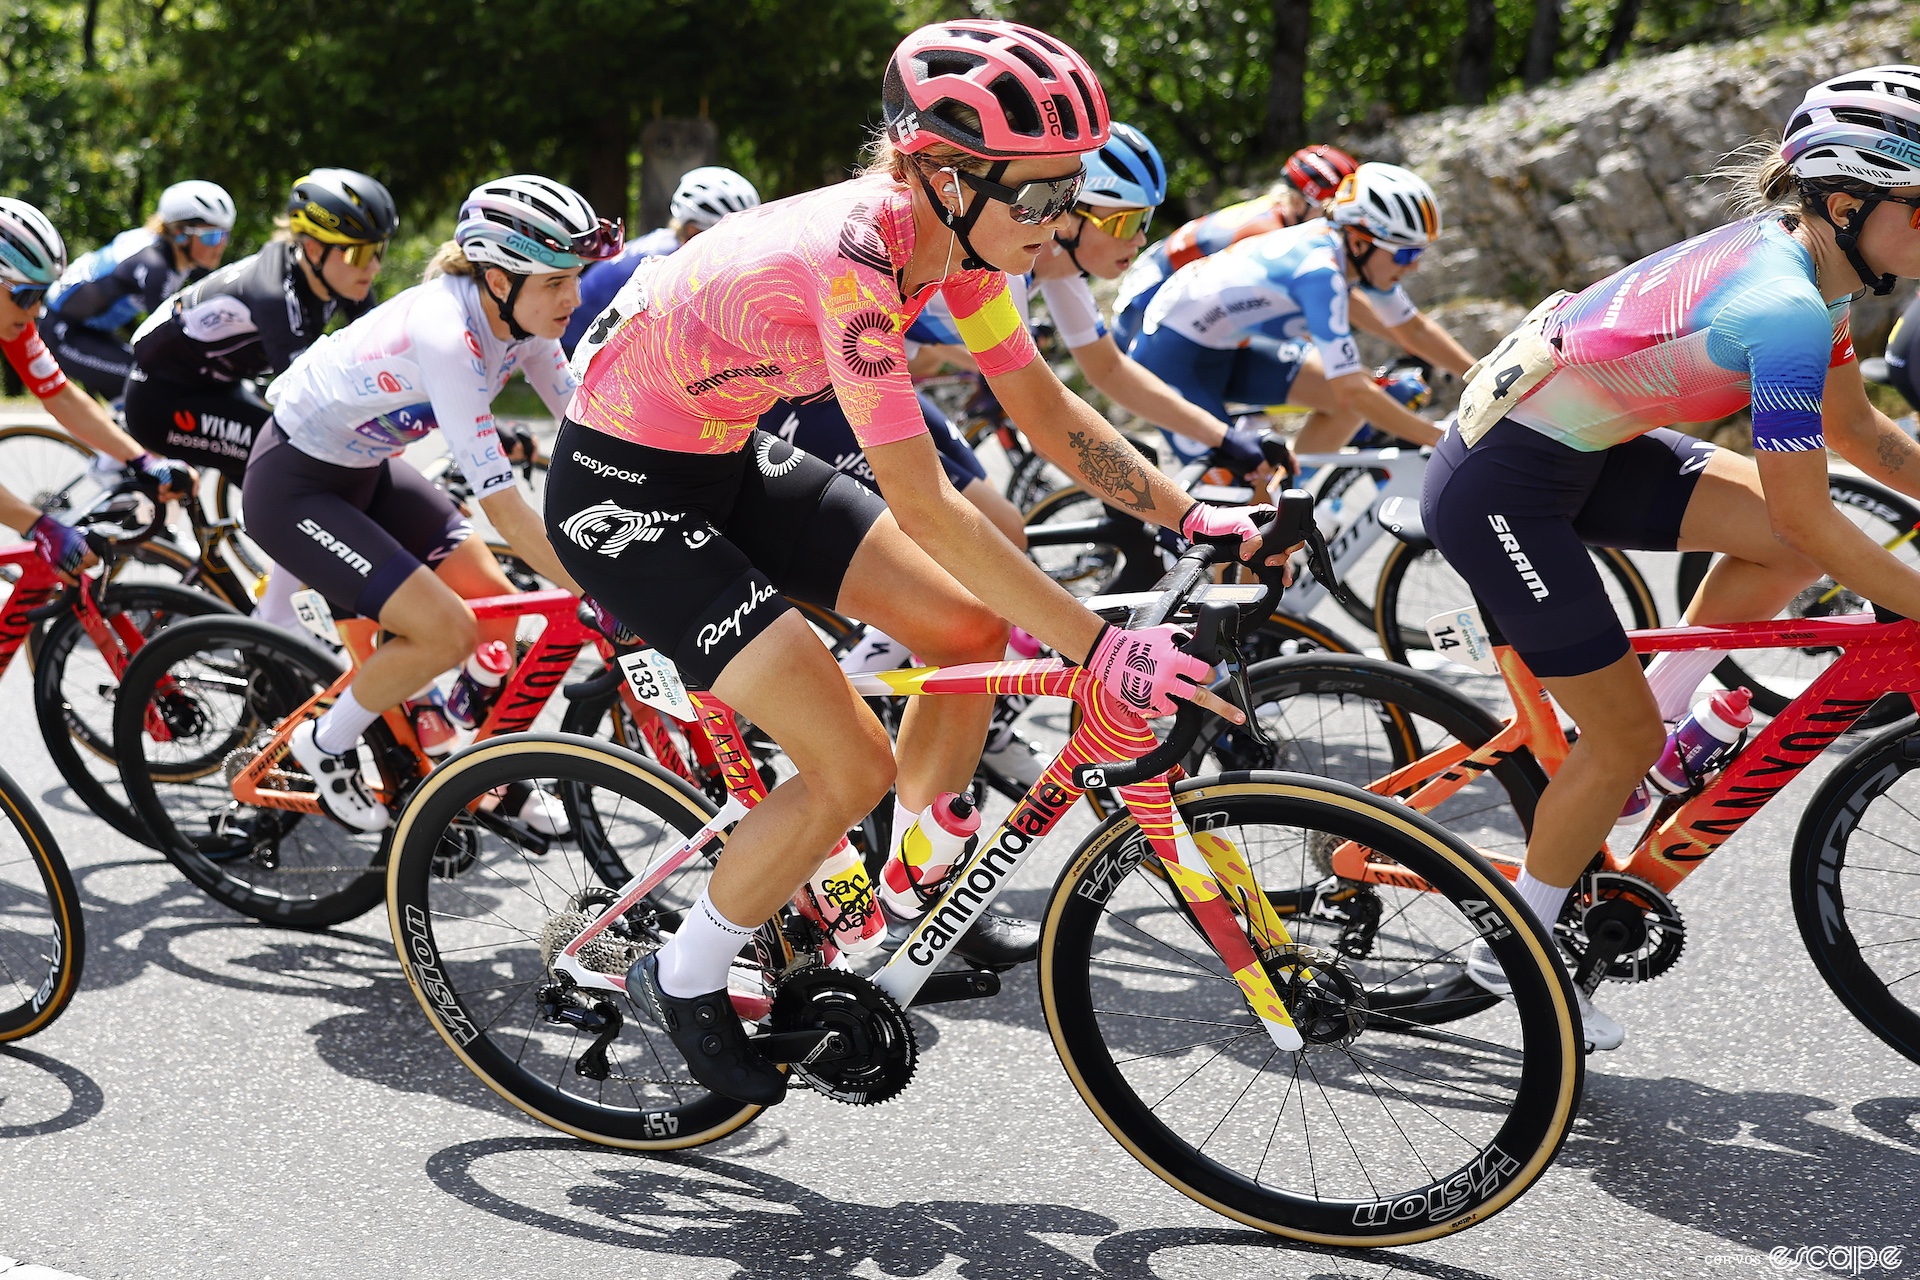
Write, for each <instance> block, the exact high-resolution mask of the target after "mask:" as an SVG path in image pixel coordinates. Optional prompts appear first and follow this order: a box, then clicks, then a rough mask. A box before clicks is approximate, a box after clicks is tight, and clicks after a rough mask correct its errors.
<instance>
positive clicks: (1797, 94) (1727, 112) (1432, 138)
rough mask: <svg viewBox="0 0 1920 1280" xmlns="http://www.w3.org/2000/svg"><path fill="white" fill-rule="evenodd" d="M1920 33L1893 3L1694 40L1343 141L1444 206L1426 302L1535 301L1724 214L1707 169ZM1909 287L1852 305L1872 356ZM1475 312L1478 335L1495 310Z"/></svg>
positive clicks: (1907, 54)
mask: <svg viewBox="0 0 1920 1280" xmlns="http://www.w3.org/2000/svg"><path fill="white" fill-rule="evenodd" d="M1916 29H1920V4H1910V3H1899V2H1898V0H1881V3H1875V4H1866V5H1860V6H1857V7H1855V8H1853V9H1851V10H1849V11H1847V14H1846V17H1845V18H1844V19H1843V20H1842V21H1840V22H1836V23H1832V24H1829V25H1826V26H1820V27H1812V28H1808V29H1805V30H1802V31H1798V32H1793V33H1788V34H1773V35H1766V36H1760V37H1756V38H1754V39H1750V40H1743V41H1739V42H1736V43H1730V44H1719V45H1700V46H1694V47H1692V48H1688V49H1683V50H1680V51H1678V52H1675V53H1670V54H1665V55H1661V56H1659V57H1652V58H1645V59H1640V60H1636V61H1633V62H1629V63H1626V64H1624V65H1620V66H1615V67H1609V68H1606V69H1604V70H1601V71H1597V72H1594V73H1592V74H1589V75H1586V76H1583V77H1580V78H1578V79H1574V80H1569V81H1565V82H1563V83H1559V84H1554V85H1550V86H1546V87H1543V88H1540V89H1535V90H1532V91H1529V92H1526V93H1520V94H1515V95H1513V96H1511V97H1508V98H1504V99H1502V100H1501V101H1499V102H1498V103H1495V104H1494V105H1492V106H1488V107H1481V108H1471V109H1470V108H1453V109H1450V110H1446V111H1440V112H1436V113H1433V114H1431V115H1424V116H1418V117H1413V118H1409V119H1407V120H1404V121H1401V122H1399V123H1398V124H1396V125H1394V126H1393V127H1392V128H1390V129H1389V130H1388V131H1386V132H1385V133H1382V134H1379V135H1375V136H1367V137H1360V136H1356V137H1352V138H1348V139H1343V140H1342V141H1343V142H1344V143H1345V144H1347V145H1349V146H1350V147H1351V149H1352V150H1353V151H1354V153H1355V154H1356V155H1359V156H1361V157H1363V158H1365V159H1369V160H1387V161H1392V162H1394V163H1397V164H1404V165H1407V166H1408V167H1410V168H1413V169H1415V170H1417V171H1419V172H1420V173H1421V174H1422V175H1423V176H1424V177H1426V178H1427V179H1428V180H1429V181H1431V182H1432V183H1433V186H1434V191H1435V194H1436V195H1437V196H1438V197H1439V198H1440V202H1441V207H1442V208H1443V209H1444V211H1445V216H1446V223H1447V231H1446V235H1445V237H1444V238H1443V239H1442V241H1441V243H1440V245H1439V247H1438V249H1437V251H1436V252H1435V253H1433V254H1431V255H1429V259H1430V260H1429V261H1428V262H1427V263H1425V264H1423V265H1422V268H1421V270H1420V271H1419V272H1418V273H1416V274H1415V276H1414V277H1413V278H1412V279H1411V280H1410V281H1409V288H1410V290H1411V291H1412V292H1413V294H1414V297H1415V299H1416V301H1418V302H1420V303H1421V304H1422V305H1423V306H1434V305H1435V304H1446V303H1452V302H1455V301H1456V300H1462V299H1479V300H1495V299H1498V300H1505V301H1507V302H1512V303H1519V304H1525V305H1531V304H1532V303H1533V302H1534V301H1536V300H1538V299H1539V298H1540V297H1541V296H1544V295H1545V294H1546V293H1548V292H1551V291H1552V290H1554V289H1558V288H1573V289H1577V288H1580V287H1581V286H1583V285H1587V284H1590V283H1592V282H1593V281H1595V280H1598V279H1601V278H1603V277H1605V276H1607V275H1609V274H1611V273H1612V272H1614V271H1617V270H1619V269H1620V268H1621V267H1622V266H1625V265H1626V264H1627V263H1629V262H1632V261H1634V260H1635V259H1637V258H1640V257H1643V256H1645V255H1646V254H1648V253H1652V252H1654V251H1655V250H1657V249H1661V248H1664V247H1665V246H1667V245H1670V244H1673V243H1675V242H1677V241H1679V240H1684V239H1686V238H1687V237H1689V236H1694V235H1699V234H1700V233H1702V232H1704V231H1707V230H1709V229H1711V228H1712V227H1714V226H1717V225H1719V224H1720V223H1721V222H1723V221H1725V220H1726V218H1727V216H1728V214H1727V211H1726V208H1725V205H1724V204H1723V203H1722V192H1721V190H1720V189H1719V188H1718V187H1716V186H1713V185H1710V184H1708V183H1706V182H1704V181H1702V180H1701V178H1700V175H1704V174H1706V173H1707V172H1709V171H1710V170H1712V169H1713V168H1714V167H1715V165H1717V164H1718V163H1719V162H1720V159H1721V157H1722V156H1723V155H1724V154H1725V153H1726V152H1727V151H1729V150H1731V149H1732V148H1734V147H1735V146H1738V145H1739V144H1741V143H1744V142H1746V141H1747V140H1748V139H1750V138H1754V137H1762V136H1770V137H1777V136H1778V135H1779V131H1780V128H1781V126H1782V125H1783V124H1784V122H1785V120H1786V117H1787V115H1788V113H1789V112H1790V111H1791V110H1792V109H1793V107H1794V106H1796V105H1797V104H1798V103H1799V101H1800V98H1801V96H1802V95H1803V94H1804V93H1805V92H1806V90H1807V88H1808V87H1809V86H1810V85H1812V84H1814V83H1816V82H1817V81H1819V80H1822V79H1825V78H1826V77H1828V76H1831V75H1834V74H1837V73H1839V72H1841V71H1845V70H1847V69H1848V68H1850V67H1860V66H1870V65H1873V64H1876V63H1885V62H1907V61H1911V60H1912V59H1913V53H1912V49H1913V46H1914V44H1915V43H1916V41H1915V39H1914V33H1915V31H1916ZM1912 292H1913V286H1912V285H1911V284H1910V283H1909V284H1905V285H1903V286H1902V287H1900V288H1898V289H1896V290H1895V292H1894V294H1893V295H1892V297H1891V298H1878V299H1877V298H1872V297H1868V298H1864V299H1862V300H1861V301H1860V302H1858V303H1856V304H1855V308H1854V333H1855V336H1856V339H1857V340H1858V342H1859V343H1860V345H1861V347H1862V349H1863V350H1866V351H1878V350H1879V349H1880V348H1881V346H1882V345H1884V343H1885V340H1886V331H1887V329H1888V328H1890V327H1891V325H1892V323H1893V319H1894V317H1895V316H1896V315H1897V314H1898V308H1899V307H1900V306H1902V305H1904V303H1905V300H1906V299H1907V298H1909V297H1911V296H1912ZM1476 306H1477V308H1478V309H1477V311H1475V312H1474V313H1473V319H1474V320H1475V321H1476V323H1474V324H1473V325H1471V326H1470V327H1471V329H1473V330H1478V329H1480V328H1483V327H1485V326H1484V324H1483V323H1479V322H1480V321H1485V320H1491V319H1492V318H1493V314H1494V313H1493V312H1492V311H1491V310H1490V309H1489V308H1488V307H1487V306H1486V305H1485V304H1484V302H1483V303H1480V304H1476ZM1455 310H1456V308H1454V307H1443V308H1441V310H1440V314H1441V315H1442V317H1443V319H1444V318H1445V317H1447V316H1448V315H1449V314H1450V313H1452V312H1453V311H1455ZM1502 310H1503V309H1502ZM1467 318H1468V317H1467V315H1466V314H1463V315H1462V319H1463V320H1466V319H1467ZM1465 336H1466V335H1465V334H1462V337H1463V339H1464V338H1465ZM1493 336H1494V337H1496V338H1497V337H1498V333H1497V332H1496V333H1495V334H1494V335H1493ZM1467 345H1468V346H1469V347H1473V345H1474V344H1473V343H1470V342H1469V343H1468V344H1467ZM1485 349H1486V348H1485V345H1484V344H1482V345H1481V346H1480V347H1479V348H1478V349H1477V350H1485ZM1476 353H1477V352H1476Z"/></svg>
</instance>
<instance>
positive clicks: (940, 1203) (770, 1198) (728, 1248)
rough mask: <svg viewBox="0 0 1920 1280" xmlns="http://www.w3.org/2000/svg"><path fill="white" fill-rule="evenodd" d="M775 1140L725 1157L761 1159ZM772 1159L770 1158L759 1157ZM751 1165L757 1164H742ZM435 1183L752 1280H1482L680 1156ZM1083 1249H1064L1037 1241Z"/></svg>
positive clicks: (494, 1148) (472, 1175) (539, 1141)
mask: <svg viewBox="0 0 1920 1280" xmlns="http://www.w3.org/2000/svg"><path fill="white" fill-rule="evenodd" d="M766 1137H767V1135H765V1134H761V1135H757V1136H756V1137H753V1138H734V1139H729V1140H727V1141H726V1142H724V1143H722V1144H721V1145H722V1146H723V1147H724V1146H728V1145H733V1146H740V1145H747V1144H755V1143H762V1142H764V1141H765V1139H766ZM762 1149H764V1148H762ZM751 1159H752V1153H751V1151H750V1152H748V1153H747V1160H749V1161H750V1160H751ZM427 1176H428V1177H430V1178H431V1179H432V1180H433V1182H434V1185H435V1186H437V1187H439V1188H440V1189H441V1190H442V1191H444V1192H446V1193H447V1194H448V1195H450V1196H453V1197H454V1198H456V1199H458V1200H460V1201H462V1202H463V1203H465V1204H468V1205H470V1206H472V1207H474V1208H476V1209H481V1210H484V1211H485V1212H487V1213H491V1214H495V1215H496V1216H498V1217H501V1218H504V1219H506V1220H508V1221H510V1222H514V1223H517V1224H519V1225H521V1226H529V1227H534V1228H536V1229H538V1230H541V1231H548V1232H552V1233H553V1234H555V1235H560V1236H566V1237H568V1238H571V1239H576V1240H586V1241H591V1242H594V1243H598V1244H605V1245H610V1246H613V1247H615V1248H621V1249H628V1250H633V1251H635V1252H638V1253H647V1254H658V1255H664V1256H667V1257H679V1258H706V1259H715V1260H719V1261H725V1262H729V1263H732V1264H733V1265H734V1266H736V1267H739V1268H740V1271H739V1272H738V1275H739V1276H740V1277H743V1278H749V1280H758V1278H762V1277H764V1278H765V1280H776V1278H777V1280H841V1278H850V1277H854V1276H862V1275H872V1274H874V1269H875V1268H877V1269H878V1270H879V1271H880V1272H883V1273H884V1274H886V1275H889V1276H922V1275H926V1274H928V1273H930V1272H933V1271H939V1270H945V1269H947V1260H948V1259H949V1258H953V1259H957V1260H958V1263H957V1266H955V1267H954V1268H952V1269H951V1272H950V1273H951V1274H957V1275H961V1276H965V1277H967V1278H968V1280H1030V1278H1031V1277H1035V1276H1045V1277H1048V1280H1082V1278H1084V1280H1096V1278H1099V1280H1155V1278H1156V1277H1158V1276H1160V1275H1161V1274H1162V1273H1161V1272H1160V1271H1158V1270H1156V1269H1155V1266H1154V1258H1155V1255H1156V1254H1161V1253H1166V1252H1168V1251H1170V1250H1175V1249H1185V1248H1194V1247H1203V1248H1214V1249H1218V1248H1230V1249H1234V1250H1238V1251H1248V1252H1255V1251H1257V1252H1259V1253H1265V1254H1267V1255H1268V1257H1269V1258H1270V1262H1267V1263H1266V1264H1265V1265H1270V1266H1271V1267H1273V1268H1274V1272H1275V1274H1276V1275H1281V1274H1284V1275H1288V1276H1301V1277H1306V1278H1307V1280H1386V1277H1389V1276H1394V1275H1409V1276H1430V1277H1433V1278H1434V1280H1485V1277H1483V1276H1481V1274H1480V1273H1479V1272H1475V1271H1468V1270H1464V1269H1462V1268H1459V1267H1454V1266H1449V1265H1447V1264H1444V1263H1436V1262H1430V1261H1428V1260H1425V1259H1421V1258H1413V1257H1408V1256H1405V1255H1402V1254H1392V1253H1380V1254H1346V1253H1338V1252H1335V1251H1331V1250H1322V1249H1311V1248H1301V1247H1298V1246H1293V1245H1288V1244H1286V1243H1283V1242H1280V1241H1276V1240H1274V1239H1273V1238H1272V1237H1269V1236H1264V1235H1261V1234H1259V1233H1257V1232H1253V1231H1233V1230H1225V1229H1219V1228H1190V1229H1182V1228H1169V1229H1155V1230H1145V1231H1130V1232H1125V1233H1121V1234H1113V1232H1114V1227H1115V1223H1114V1222H1113V1221H1112V1219H1110V1218H1107V1217H1104V1216H1103V1215H1101V1214H1097V1213H1091V1212H1088V1211H1087V1210H1084V1209H1076V1208H1073V1207H1071V1206H1068V1205H1058V1204H996V1203H991V1202H986V1201H969V1200H932V1201H919V1202H914V1201H902V1202H899V1203H896V1204H893V1205H888V1206H882V1205H873V1204H860V1203H853V1202H848V1201H844V1200H836V1199H833V1198H831V1197H828V1196H823V1195H821V1194H820V1193H818V1192H816V1191H813V1190H811V1189H809V1188H808V1187H805V1186H802V1185H801V1184H799V1183H797V1182H793V1181H791V1180H789V1179H786V1178H782V1177H780V1176H778V1175H777V1174H772V1173H768V1172H766V1171H765V1170H762V1169H756V1168H754V1167H752V1165H751V1164H750V1163H748V1162H745V1161H734V1160H724V1159H719V1158H716V1157H715V1156H713V1155H710V1154H697V1155H696V1154H690V1153H687V1152H672V1153H663V1154H654V1155H644V1156H642V1155H623V1154H620V1153H618V1152H613V1151H607V1150H604V1149H601V1148H595V1147H589V1146H585V1145H583V1144H580V1143H577V1142H573V1141H571V1140H568V1139H565V1138H558V1137H526V1138H487V1139H482V1140H479V1141H475V1142H463V1143H460V1144H458V1145H455V1146H451V1147H447V1148H445V1149H444V1150H442V1151H440V1152H437V1153H436V1154H435V1155H434V1156H433V1157H432V1158H431V1159H430V1160H429V1161H428V1162H427ZM1047 1236H1077V1237H1088V1238H1089V1239H1088V1241H1087V1244H1088V1245H1089V1246H1091V1249H1090V1252H1091V1255H1092V1258H1093V1261H1092V1262H1091V1263H1089V1262H1088V1261H1086V1260H1084V1258H1083V1256H1081V1255H1084V1254H1087V1253H1088V1252H1089V1249H1072V1250H1070V1249H1068V1248H1064V1247H1062V1246H1061V1245H1060V1244H1056V1243H1054V1242H1052V1241H1050V1240H1048V1239H1045V1238H1044V1237H1047Z"/></svg>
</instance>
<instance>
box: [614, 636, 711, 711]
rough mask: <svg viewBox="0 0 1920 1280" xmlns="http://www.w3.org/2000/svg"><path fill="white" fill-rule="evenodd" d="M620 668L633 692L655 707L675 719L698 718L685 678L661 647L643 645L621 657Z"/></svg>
mask: <svg viewBox="0 0 1920 1280" xmlns="http://www.w3.org/2000/svg"><path fill="white" fill-rule="evenodd" d="M620 672H621V674H622V675H624V676H626V678H627V688H629V689H631V690H633V696H634V697H635V698H636V699H638V700H639V701H640V702H643V703H645V704H646V705H647V706H649V707H652V708H653V709H654V710H655V711H659V712H662V713H663V714H666V715H669V716H672V717H673V718H674V719H675V720H680V721H691V720H693V719H695V718H696V717H695V714H694V710H693V699H692V698H690V697H688V696H687V685H686V682H685V681H683V680H682V679H681V678H680V668H678V667H676V666H674V665H673V659H672V658H669V657H668V656H667V655H666V654H664V653H661V652H660V651H659V650H658V649H642V650H640V651H639V652H638V653H629V654H625V655H623V656H622V657H621V658H620Z"/></svg>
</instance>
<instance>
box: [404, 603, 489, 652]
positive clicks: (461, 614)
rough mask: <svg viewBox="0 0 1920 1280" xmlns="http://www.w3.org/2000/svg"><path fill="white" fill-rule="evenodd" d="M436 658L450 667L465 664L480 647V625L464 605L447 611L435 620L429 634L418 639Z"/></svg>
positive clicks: (471, 611)
mask: <svg viewBox="0 0 1920 1280" xmlns="http://www.w3.org/2000/svg"><path fill="white" fill-rule="evenodd" d="M419 639H420V640H421V642H422V643H423V644H426V645H428V646H430V647H431V648H432V649H433V652H434V654H435V656H436V657H439V658H441V659H444V660H445V665H447V666H449V667H451V666H455V665H457V664H459V663H462V662H465V661H466V660H467V658H468V656H469V655H471V654H472V653H473V651H474V650H475V649H478V648H479V647H480V623H479V621H478V620H477V619H476V618H475V617H474V616H473V610H471V609H469V608H467V606H466V605H465V604H459V605H456V607H454V608H451V609H448V610H446V611H445V612H444V614H443V615H442V616H441V617H440V618H439V619H437V620H436V622H435V625H434V626H433V627H432V629H431V634H429V635H427V636H422V637H419Z"/></svg>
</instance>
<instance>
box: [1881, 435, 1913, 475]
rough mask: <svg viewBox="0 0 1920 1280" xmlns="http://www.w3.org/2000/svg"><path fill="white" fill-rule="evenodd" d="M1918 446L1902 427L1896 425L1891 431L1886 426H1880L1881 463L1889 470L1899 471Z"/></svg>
mask: <svg viewBox="0 0 1920 1280" xmlns="http://www.w3.org/2000/svg"><path fill="white" fill-rule="evenodd" d="M1916 448H1917V446H1915V444H1914V442H1913V440H1912V439H1911V438H1909V437H1908V435H1907V433H1906V432H1904V431H1902V430H1900V428H1898V427H1895V428H1893V430H1891V431H1889V430H1888V429H1887V428H1886V427H1884V426H1883V427H1881V428H1880V448H1879V454H1880V465H1881V466H1883V467H1885V468H1886V469H1887V470H1889V471H1898V470H1900V469H1901V468H1902V467H1904V466H1906V465H1907V460H1908V459H1909V458H1911V457H1913V455H1914V453H1915V451H1916Z"/></svg>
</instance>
